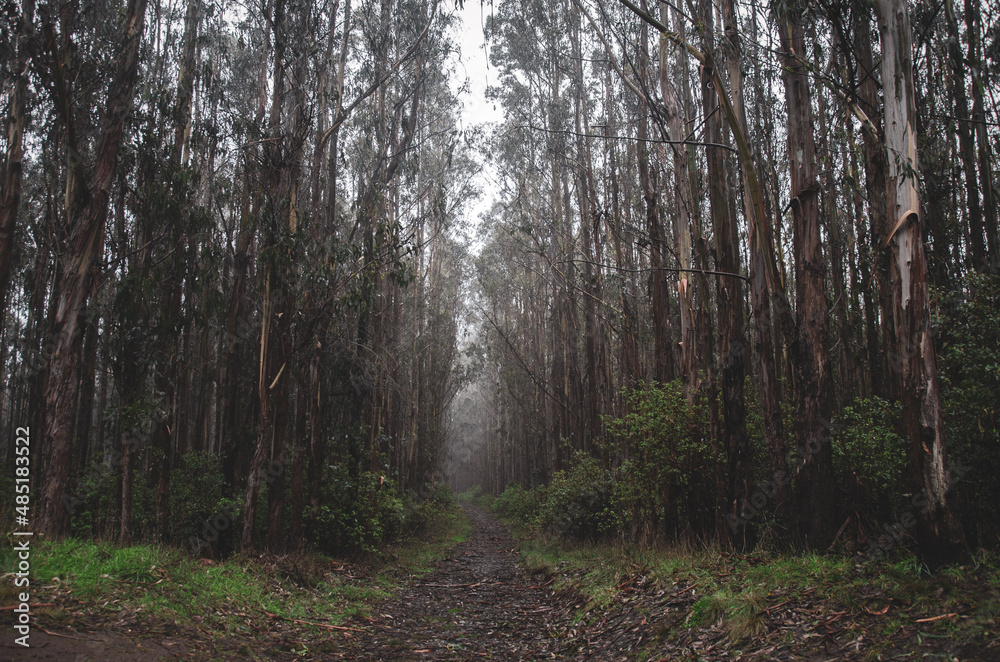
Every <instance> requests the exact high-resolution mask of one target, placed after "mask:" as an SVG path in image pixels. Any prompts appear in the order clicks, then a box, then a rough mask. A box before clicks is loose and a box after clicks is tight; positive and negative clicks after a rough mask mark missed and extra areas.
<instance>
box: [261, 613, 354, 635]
mask: <svg viewBox="0 0 1000 662" xmlns="http://www.w3.org/2000/svg"><path fill="white" fill-rule="evenodd" d="M261 611H263V610H261ZM264 613H265V614H267V615H268V616H270V617H271V618H280V619H281V620H284V621H291V622H292V623H301V624H302V625H314V626H316V627H318V628H326V629H327V630H343V631H345V632H364V630H362V629H360V628H348V627H343V626H341V625H328V624H326V623H314V622H313V621H303V620H302V619H299V618H288V617H287V616H282V615H280V614H272V613H271V612H269V611H265V612H264Z"/></svg>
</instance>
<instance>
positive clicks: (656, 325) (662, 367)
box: [636, 24, 672, 384]
mask: <svg viewBox="0 0 1000 662" xmlns="http://www.w3.org/2000/svg"><path fill="white" fill-rule="evenodd" d="M641 30H642V32H641V33H640V36H639V44H640V46H639V71H642V72H645V71H646V70H648V69H649V28H648V27H647V26H646V25H645V24H643V25H642V28H641ZM649 113H650V109H649V106H648V104H647V103H646V100H645V99H644V98H641V99H640V100H639V132H638V139H639V143H638V145H637V146H636V147H637V149H638V151H639V155H638V156H639V183H640V185H641V186H642V198H643V200H645V202H646V232H647V233H648V234H649V266H650V274H649V282H650V288H649V297H650V303H651V305H652V308H653V379H654V380H656V381H657V382H660V383H661V384H665V383H667V382H669V381H670V379H671V376H672V375H671V374H670V351H671V347H670V335H669V333H668V328H667V324H668V320H667V281H666V277H665V273H664V271H663V267H664V264H663V262H664V260H663V232H662V230H661V228H660V210H659V199H660V191H659V183H658V181H657V177H656V170H655V166H654V167H653V168H651V167H650V166H651V165H652V164H651V163H650V161H651V159H650V153H649V152H650V150H649Z"/></svg>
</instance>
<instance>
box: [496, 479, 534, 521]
mask: <svg viewBox="0 0 1000 662" xmlns="http://www.w3.org/2000/svg"><path fill="white" fill-rule="evenodd" d="M493 512H495V513H496V514H497V515H500V516H501V517H506V518H509V519H512V520H515V521H517V522H519V523H521V524H524V525H529V526H530V525H531V524H532V522H533V521H534V519H535V517H536V516H537V515H538V494H537V492H536V491H535V490H526V489H524V488H523V487H521V485H520V484H519V483H511V484H510V485H508V486H507V489H505V490H504V491H503V494H501V495H500V496H498V497H497V498H496V499H494V501H493Z"/></svg>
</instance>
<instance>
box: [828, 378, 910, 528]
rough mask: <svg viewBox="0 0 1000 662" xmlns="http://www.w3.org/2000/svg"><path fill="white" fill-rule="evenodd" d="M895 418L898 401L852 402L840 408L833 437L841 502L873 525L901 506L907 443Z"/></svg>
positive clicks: (894, 512)
mask: <svg viewBox="0 0 1000 662" xmlns="http://www.w3.org/2000/svg"><path fill="white" fill-rule="evenodd" d="M900 415H901V408H900V405H899V403H898V402H895V403H893V402H887V401H886V400H883V399H881V398H879V397H871V398H866V399H861V400H856V401H855V402H853V403H852V404H850V405H849V406H847V407H844V409H843V411H842V412H841V414H840V416H839V417H838V421H837V422H838V425H836V426H835V427H834V430H833V434H832V439H831V441H832V449H833V462H834V470H835V471H836V473H837V475H838V476H839V477H840V479H839V480H838V481H837V484H838V486H839V488H840V490H841V491H842V494H841V503H842V504H843V505H844V508H845V510H847V511H848V512H857V513H864V514H866V515H868V517H869V518H870V520H871V521H872V522H876V523H877V522H882V521H887V520H889V519H890V518H892V517H893V516H894V515H895V514H896V513H898V512H899V509H900V508H903V507H905V505H906V503H905V501H906V499H905V494H906V493H907V492H908V491H909V490H908V486H907V485H906V484H905V478H906V476H905V471H906V441H905V440H904V439H903V438H902V437H900V436H899V434H897V432H896V430H897V429H898V427H899V420H900Z"/></svg>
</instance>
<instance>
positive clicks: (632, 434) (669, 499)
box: [605, 380, 720, 539]
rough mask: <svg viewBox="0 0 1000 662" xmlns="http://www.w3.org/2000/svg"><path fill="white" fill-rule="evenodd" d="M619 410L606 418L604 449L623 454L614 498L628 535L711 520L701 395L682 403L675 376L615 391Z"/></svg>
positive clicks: (710, 454)
mask: <svg viewBox="0 0 1000 662" xmlns="http://www.w3.org/2000/svg"><path fill="white" fill-rule="evenodd" d="M622 395H623V396H624V399H625V404H626V414H625V415H624V416H622V417H620V418H607V419H605V424H606V426H607V432H608V441H607V443H606V444H605V448H606V450H607V451H609V452H610V453H611V454H612V455H613V456H616V457H620V458H624V459H623V460H622V461H621V464H620V465H619V467H618V471H617V474H616V480H615V482H614V486H613V487H614V489H613V495H612V496H613V498H612V501H613V502H614V504H615V506H616V508H617V509H618V510H619V511H620V516H621V518H622V522H623V524H625V525H626V526H627V527H628V528H629V533H630V535H632V536H641V537H643V538H646V539H649V538H653V537H656V536H658V535H661V534H668V535H669V534H676V533H677V532H680V531H690V530H692V529H694V527H696V526H697V525H698V524H699V523H706V525H711V523H712V522H714V517H715V515H714V508H715V493H714V482H713V475H714V474H713V470H712V469H713V467H714V466H715V464H716V463H717V462H719V461H720V458H719V457H718V455H717V453H716V452H715V451H714V450H713V449H712V447H711V443H710V438H709V426H708V423H707V421H708V408H707V406H706V403H705V402H704V399H703V398H699V399H697V400H696V401H695V402H694V403H693V404H689V403H688V401H687V399H686V398H685V397H684V389H683V386H682V385H681V382H680V380H675V381H673V382H671V383H669V384H655V383H654V384H647V385H644V386H642V387H640V388H636V389H625V390H623V391H622Z"/></svg>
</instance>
